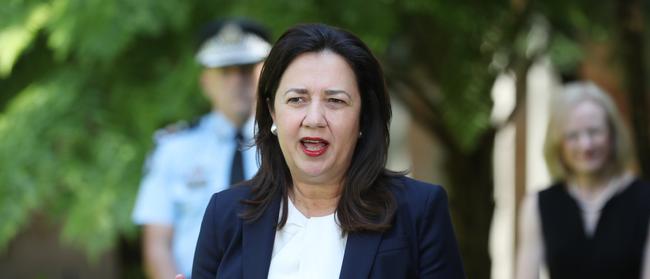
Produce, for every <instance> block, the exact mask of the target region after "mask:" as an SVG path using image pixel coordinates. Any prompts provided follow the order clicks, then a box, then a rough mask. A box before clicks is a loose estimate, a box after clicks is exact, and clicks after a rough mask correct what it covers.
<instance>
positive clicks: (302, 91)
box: [283, 88, 352, 99]
mask: <svg viewBox="0 0 650 279" xmlns="http://www.w3.org/2000/svg"><path fill="white" fill-rule="evenodd" d="M291 92H294V93H298V94H307V93H309V91H308V90H307V89H305V88H289V89H288V90H287V91H284V94H283V95H287V94H289V93H291ZM336 94H345V95H347V96H348V98H350V99H352V95H350V93H348V92H347V91H345V90H339V89H326V90H325V95H328V96H331V95H336Z"/></svg>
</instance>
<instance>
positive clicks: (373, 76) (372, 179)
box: [242, 24, 398, 232]
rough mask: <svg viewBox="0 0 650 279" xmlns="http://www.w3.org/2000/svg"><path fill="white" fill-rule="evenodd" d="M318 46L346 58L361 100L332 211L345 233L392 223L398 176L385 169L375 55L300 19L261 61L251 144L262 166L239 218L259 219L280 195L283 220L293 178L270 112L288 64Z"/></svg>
mask: <svg viewBox="0 0 650 279" xmlns="http://www.w3.org/2000/svg"><path fill="white" fill-rule="evenodd" d="M321 51H331V52H334V53H336V54H338V55H340V56H341V57H343V58H344V59H345V61H347V63H348V64H349V66H350V67H351V68H352V70H353V71H354V74H355V76H356V81H357V85H358V87H359V92H360V93H361V101H362V102H361V115H360V117H361V121H360V123H361V124H360V131H361V132H362V136H361V138H359V140H358V142H357V145H356V147H355V149H354V154H353V156H352V162H351V164H350V167H349V168H348V170H347V172H346V174H345V175H346V176H345V178H344V185H343V191H342V193H341V198H340V200H339V204H338V207H337V210H336V212H337V217H338V221H339V225H340V226H341V228H342V230H343V231H344V232H355V231H384V230H386V229H388V228H390V227H391V223H392V219H393V216H394V214H395V210H396V208H397V206H396V201H395V199H394V197H393V195H392V194H391V192H390V190H389V185H390V183H391V178H392V177H394V176H396V175H398V173H395V172H391V171H388V170H387V169H386V160H387V153H388V145H389V142H390V136H389V132H388V128H389V125H390V118H391V106H390V98H389V96H388V93H387V90H386V85H385V82H384V75H383V72H382V70H381V66H380V65H379V62H378V61H377V59H376V58H375V57H374V56H373V54H372V53H371V52H370V49H369V48H368V47H367V46H366V45H365V44H364V43H363V42H362V41H361V40H360V39H359V38H357V37H356V36H355V35H353V34H352V33H350V32H347V31H345V30H342V29H339V28H335V27H331V26H327V25H324V24H301V25H297V26H294V27H293V28H291V29H289V30H287V31H286V32H285V33H284V34H283V35H282V36H281V37H280V38H279V39H278V41H277V42H276V43H275V45H274V46H273V48H272V49H271V52H270V54H269V56H268V58H267V59H266V62H265V63H264V67H263V68H262V73H261V76H260V79H259V85H258V97H257V112H256V116H255V121H256V123H257V127H258V130H257V133H256V134H255V143H256V144H257V147H258V152H259V155H260V160H261V165H260V170H259V172H258V173H257V174H256V175H255V177H253V179H252V180H251V185H252V187H253V189H252V197H251V198H250V199H248V200H244V201H243V203H244V204H246V205H248V207H247V209H246V211H244V212H243V214H242V217H243V218H244V219H245V220H246V221H249V222H252V221H255V220H257V219H258V218H259V217H260V216H261V215H262V214H263V213H264V211H265V210H266V209H267V208H268V207H269V205H270V204H271V202H272V201H273V200H274V199H276V198H278V196H280V197H281V198H282V200H283V201H284V202H283V210H282V215H281V217H280V221H279V222H278V229H280V228H282V227H283V226H284V224H285V223H286V221H287V198H288V195H287V193H288V191H289V189H291V187H293V183H292V179H291V173H290V172H289V168H288V166H287V163H286V161H285V159H284V156H283V155H282V151H281V150H280V145H279V143H278V138H277V137H276V136H275V135H273V134H272V133H271V125H272V124H273V120H272V118H271V111H272V110H274V106H273V104H274V100H275V93H276V91H277V89H278V86H279V84H280V80H281V78H282V75H283V74H284V71H285V70H286V69H287V67H288V66H289V64H291V62H292V61H293V60H294V59H296V57H298V56H299V55H301V54H304V53H310V52H321Z"/></svg>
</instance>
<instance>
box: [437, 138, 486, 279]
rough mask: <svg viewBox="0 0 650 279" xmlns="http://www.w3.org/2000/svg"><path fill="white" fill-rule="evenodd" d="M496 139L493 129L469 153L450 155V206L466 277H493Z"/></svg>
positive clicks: (450, 153) (452, 153)
mask: <svg viewBox="0 0 650 279" xmlns="http://www.w3.org/2000/svg"><path fill="white" fill-rule="evenodd" d="M494 138H495V131H494V130H493V129H490V130H488V131H486V133H485V134H484V135H483V137H482V138H481V141H480V144H478V145H477V147H476V150H474V151H473V152H471V153H470V154H462V153H460V152H455V151H453V150H450V152H449V153H448V154H449V158H448V160H447V162H448V164H447V165H446V170H447V172H448V173H449V174H450V175H449V184H450V185H448V186H449V187H448V189H450V190H449V191H450V195H449V199H450V201H449V203H450V207H451V212H452V215H453V220H454V228H455V230H456V236H457V237H458V242H459V245H460V252H461V255H462V256H463V264H464V266H465V272H466V274H467V278H490V275H491V261H490V255H489V252H488V242H489V235H490V225H491V222H492V215H493V213H494V198H493V197H494V180H493V173H492V169H493V168H492V153H493V148H494Z"/></svg>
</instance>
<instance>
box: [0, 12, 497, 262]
mask: <svg viewBox="0 0 650 279" xmlns="http://www.w3.org/2000/svg"><path fill="white" fill-rule="evenodd" d="M485 7H486V6H484V5H481V4H478V3H472V2H471V1H470V2H460V3H455V4H453V3H452V4H450V3H446V2H435V1H434V2H431V1H392V0H383V1H377V2H375V3H368V2H366V1H324V0H309V1H291V0H278V1H262V0H243V1H237V2H232V1H196V2H191V1H169V0H142V1H131V0H50V1H27V0H25V1H18V0H14V1H10V3H9V4H8V5H7V6H6V7H5V8H4V9H2V10H1V11H0V15H2V16H3V19H6V20H3V21H2V22H1V23H0V43H1V44H2V45H3V46H5V45H6V46H8V47H6V48H5V47H3V48H2V50H0V78H2V77H4V78H2V79H0V88H1V89H0V90H3V92H2V94H0V96H2V97H0V102H1V103H2V107H3V109H2V112H1V114H0V138H1V139H2V141H1V143H0V169H2V172H1V173H0V185H1V186H0V216H3V217H4V221H3V222H2V223H0V250H1V249H2V247H4V245H6V244H7V243H8V241H10V240H11V239H12V237H14V236H15V235H16V233H17V232H18V231H20V229H21V228H22V227H23V226H24V225H25V224H26V223H27V222H28V218H29V217H30V214H31V213H32V212H34V211H41V212H45V213H47V214H49V216H50V217H51V218H54V219H56V220H58V221H59V222H60V223H62V224H63V238H64V239H65V240H66V241H67V242H69V243H72V244H74V245H76V246H79V247H83V248H84V249H85V250H86V251H87V252H88V254H89V255H91V256H95V255H97V254H98V253H100V252H102V251H104V250H105V249H107V248H109V247H111V246H112V245H114V243H115V241H116V239H117V236H118V235H127V236H128V235H133V233H134V232H135V230H134V226H133V225H132V224H131V221H130V211H131V209H132V207H133V202H134V197H135V195H136V192H137V189H138V182H139V180H140V175H141V171H140V170H141V166H142V162H143V160H144V158H145V156H146V152H147V151H148V150H150V149H151V148H152V141H151V135H152V133H153V131H154V130H155V129H156V128H158V127H161V126H162V125H164V124H166V123H170V122H173V121H175V120H178V119H190V118H193V117H196V116H198V115H199V114H201V112H204V111H206V110H207V109H208V107H207V104H206V102H205V101H203V100H202V97H201V96H200V94H199V93H198V92H199V89H198V85H197V74H198V70H199V69H198V67H197V66H196V65H195V63H194V61H193V51H194V48H193V47H194V43H193V39H194V37H193V36H194V34H195V33H196V30H197V28H198V27H199V26H200V25H201V24H203V23H205V22H206V21H208V20H211V19H213V18H214V17H216V16H233V15H236V16H249V17H253V18H256V19H258V20H259V21H261V22H263V23H265V24H267V25H268V26H269V27H270V28H271V29H272V30H273V31H274V34H275V35H276V36H277V35H279V34H280V33H281V32H283V31H284V30H286V28H287V27H289V26H291V25H294V24H296V23H300V22H323V23H327V24H331V25H336V26H341V27H343V28H346V29H349V30H351V31H353V32H355V33H357V34H359V35H360V37H361V38H362V39H363V40H364V41H365V42H367V43H368V45H369V46H370V47H371V48H372V49H373V50H374V51H375V53H376V54H378V56H379V57H382V56H383V53H384V50H385V49H386V48H387V46H388V45H389V44H390V43H391V42H392V41H393V40H394V39H395V37H396V36H397V35H399V34H408V35H409V36H413V38H416V39H417V40H420V41H421V42H423V43H425V44H424V45H423V46H424V48H422V49H418V50H417V51H418V52H419V53H420V54H421V55H422V56H421V57H420V58H421V59H423V61H425V63H426V64H427V65H429V66H431V65H434V66H433V67H428V68H429V72H428V75H430V76H429V77H428V78H430V79H432V80H435V81H436V82H438V83H439V85H440V88H441V91H442V94H443V96H444V98H443V100H444V102H443V104H444V113H443V117H444V119H445V123H446V126H447V127H448V128H449V129H454V130H453V131H452V132H453V133H454V134H455V139H456V140H459V141H462V142H461V144H460V145H462V146H468V147H467V148H471V145H472V144H475V143H474V142H475V138H476V137H478V136H479V135H480V132H481V131H482V130H484V129H485V128H486V127H487V125H488V122H487V121H488V115H489V109H490V107H491V103H490V101H489V94H488V93H489V91H488V90H489V87H490V83H489V81H490V79H489V77H490V76H491V75H493V74H491V73H488V72H487V64H488V63H486V57H488V58H489V57H490V52H489V51H488V52H481V50H480V49H479V47H478V46H480V44H481V42H482V41H483V40H484V33H485V32H486V30H487V29H488V28H492V27H491V26H493V25H490V24H480V25H476V24H475V23H476V19H477V18H482V17H481V16H480V12H481V10H482V9H483V8H485ZM468 11H469V13H468ZM411 17H413V18H426V19H427V20H425V21H416V20H409V18H411ZM490 20H492V19H491V18H485V20H484V21H485V22H488V21H490ZM420 23H424V24H425V25H420ZM426 24H432V25H431V26H428V25H426ZM410 30H416V31H417V32H410ZM488 62H489V61H488ZM486 77H487V79H486Z"/></svg>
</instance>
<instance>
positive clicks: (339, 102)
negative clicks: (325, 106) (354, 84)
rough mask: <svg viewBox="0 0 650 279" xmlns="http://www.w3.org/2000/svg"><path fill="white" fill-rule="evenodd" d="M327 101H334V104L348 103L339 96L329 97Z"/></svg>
mask: <svg viewBox="0 0 650 279" xmlns="http://www.w3.org/2000/svg"><path fill="white" fill-rule="evenodd" d="M327 101H328V102H330V103H334V104H345V103H346V102H345V101H343V100H341V99H337V98H329V99H327Z"/></svg>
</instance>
